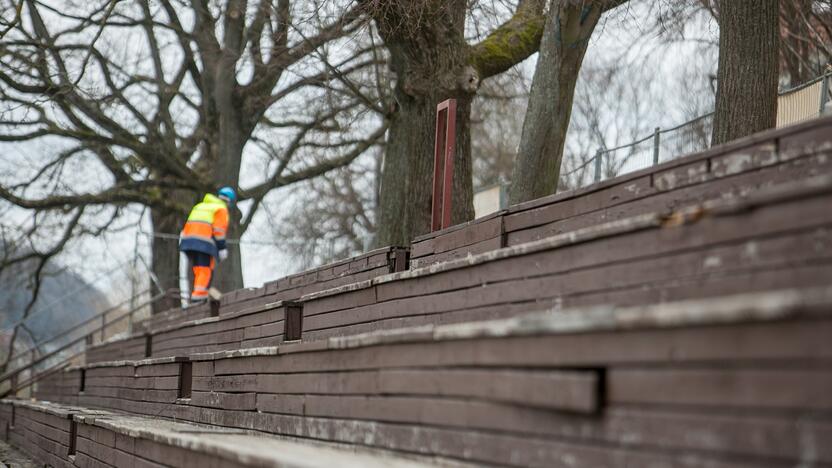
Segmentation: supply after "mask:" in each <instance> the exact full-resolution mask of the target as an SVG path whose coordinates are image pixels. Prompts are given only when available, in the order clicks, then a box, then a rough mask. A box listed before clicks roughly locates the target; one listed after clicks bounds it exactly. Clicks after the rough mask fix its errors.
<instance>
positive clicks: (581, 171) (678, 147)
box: [562, 72, 832, 189]
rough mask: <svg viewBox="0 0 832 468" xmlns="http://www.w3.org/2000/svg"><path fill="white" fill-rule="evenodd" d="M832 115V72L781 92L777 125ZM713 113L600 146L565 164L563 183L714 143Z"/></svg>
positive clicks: (594, 178) (574, 184)
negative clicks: (622, 141) (617, 143)
mask: <svg viewBox="0 0 832 468" xmlns="http://www.w3.org/2000/svg"><path fill="white" fill-rule="evenodd" d="M826 114H832V72H830V73H827V74H826V75H823V76H821V77H819V78H816V79H815V80H812V81H810V82H808V83H805V84H802V85H800V86H797V87H795V88H791V89H788V90H785V91H783V92H781V93H779V97H778V116H777V126H778V127H782V126H786V125H792V124H795V123H798V122H801V121H804V120H808V119H812V118H816V117H819V116H821V115H826ZM713 117H714V114H713V112H711V113H708V114H705V115H702V116H699V117H697V118H695V119H692V120H689V121H687V122H685V123H682V124H680V125H677V126H675V127H673V128H667V129H662V128H656V129H655V130H654V131H653V133H652V134H650V135H646V136H644V137H643V138H640V139H638V140H636V141H633V142H631V143H627V144H625V145H621V146H617V147H615V148H599V149H598V151H596V152H595V155H594V156H592V157H590V158H586V159H584V160H581V161H578V162H577V163H576V164H575V165H574V167H571V168H570V167H566V168H565V169H566V171H565V172H564V174H563V176H562V179H564V182H565V184H564V186H565V187H566V188H568V189H575V188H579V187H583V186H585V185H589V184H591V183H594V182H599V181H601V180H604V179H608V178H610V177H615V176H618V175H621V174H626V173H628V172H633V171H637V170H639V169H644V168H646V167H650V166H653V165H656V164H659V163H662V162H665V161H670V160H672V159H675V158H678V157H680V156H684V155H687V154H691V153H696V152H698V151H703V150H705V149H708V148H710V146H711V133H712V130H713Z"/></svg>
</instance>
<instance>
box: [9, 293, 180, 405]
mask: <svg viewBox="0 0 832 468" xmlns="http://www.w3.org/2000/svg"><path fill="white" fill-rule="evenodd" d="M165 296H166V294H164V293H161V294H157V295H156V296H153V297H152V298H150V299H149V300H147V301H145V302H144V303H142V304H139V305H137V306H136V307H134V308H132V309H130V310H129V311H127V312H125V313H124V314H122V315H120V316H118V317H116V318H115V319H112V320H109V321H108V320H106V313H107V312H106V311H105V312H103V313H100V314H98V315H96V316H95V317H94V318H96V319H100V318H102V317H103V318H104V320H102V322H101V325H100V326H99V327H98V328H96V329H94V330H91V331H90V332H89V333H87V334H85V335H83V336H81V337H79V338H76V339H74V340H72V341H70V342H68V343H65V344H64V345H63V346H60V347H59V348H57V349H55V350H52V351H50V352H48V353H46V354H44V355H42V356H40V357H39V358H37V359H33V360H32V361H30V362H29V363H28V364H26V365H23V366H21V367H19V368H17V369H14V370H12V371H9V372H6V373H5V374H3V375H2V376H0V385H2V384H3V383H5V382H7V381H11V385H10V386H9V387H10V388H9V390H7V391H6V392H3V393H2V394H0V397H5V396H7V395H9V394H15V393H17V392H18V391H20V390H22V389H23V388H26V387H28V386H30V385H31V384H33V383H34V382H36V381H37V379H35V378H34V377H30V378H29V380H27V381H26V382H25V384H20V383H17V382H14V381H13V380H14V379H15V378H16V377H17V376H18V375H20V374H21V373H22V372H25V371H26V370H29V369H32V370H33V371H34V367H35V366H37V365H38V364H40V363H42V362H44V361H46V360H47V359H49V358H51V357H53V356H55V355H57V354H59V353H61V352H63V351H66V350H67V349H69V348H71V347H73V346H75V345H77V344H78V343H80V342H87V337H89V336H92V335H94V334H95V333H98V332H101V336H102V341H103V336H104V331H105V330H106V329H107V328H108V327H110V326H111V325H113V324H114V323H117V322H120V321H121V320H124V319H125V318H132V317H133V315H134V314H135V313H136V311H137V310H139V309H141V308H143V307H146V306H148V305H150V304H153V303H155V302H156V301H158V300H160V299H162V298H164V297H165ZM84 352H86V347H85V349H84V350H82V351H79V352H78V353H75V354H74V355H72V356H71V357H70V358H68V359H72V358H74V357H77V356H78V355H80V354H82V353H84ZM66 361H67V359H65V360H64V361H62V363H63V362H66ZM59 364H60V363H59ZM54 367H55V366H50V367H49V368H47V369H46V370H44V371H42V372H40V373H38V375H40V374H44V373H48V372H51V371H52V370H53V369H54ZM33 373H34V372H33Z"/></svg>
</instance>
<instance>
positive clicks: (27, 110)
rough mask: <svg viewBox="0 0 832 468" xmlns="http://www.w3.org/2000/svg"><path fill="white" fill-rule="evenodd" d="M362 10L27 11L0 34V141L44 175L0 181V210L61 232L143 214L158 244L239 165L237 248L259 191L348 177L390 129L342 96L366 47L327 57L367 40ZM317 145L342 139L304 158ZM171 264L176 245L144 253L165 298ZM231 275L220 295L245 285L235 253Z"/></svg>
mask: <svg viewBox="0 0 832 468" xmlns="http://www.w3.org/2000/svg"><path fill="white" fill-rule="evenodd" d="M0 1H2V2H4V3H5V5H4V6H3V8H12V7H13V6H16V5H15V3H14V2H13V0H0ZM361 11H362V10H361V9H360V8H359V6H356V5H352V3H351V2H350V1H348V0H344V1H333V2H324V1H322V0H307V1H297V2H292V1H289V0H257V1H252V2H247V1H245V0H227V1H222V2H209V1H207V0H190V1H187V2H173V1H170V0H160V1H158V2H149V1H147V0H143V1H137V2H117V1H113V0H101V1H98V2H89V3H87V2H81V3H75V2H66V1H61V0H55V1H51V2H37V1H35V0H26V1H25V8H24V9H23V17H24V20H23V21H10V22H9V26H8V27H10V28H11V29H10V30H9V31H8V33H7V34H6V35H5V36H4V37H3V43H2V48H3V55H2V57H0V103H2V105H3V108H2V111H0V112H2V119H0V141H5V142H13V143H14V144H17V145H18V146H17V148H19V151H27V152H31V151H32V150H33V149H35V148H38V149H39V151H38V153H40V154H36V155H33V157H34V158H36V159H37V160H38V161H40V164H39V166H40V167H39V169H38V170H37V171H34V173H31V174H29V175H28V177H21V176H20V175H19V174H13V173H7V174H4V175H3V177H2V178H0V197H2V198H3V199H5V200H7V201H8V202H10V203H12V204H14V205H16V206H18V207H20V208H22V209H25V210H29V211H30V212H31V213H33V215H32V216H40V217H41V218H43V217H52V218H62V219H64V224H66V225H67V226H71V225H72V224H71V223H72V219H73V217H74V216H75V214H77V217H78V221H76V222H77V223H79V224H81V225H91V224H94V223H95V221H94V220H92V219H91V218H90V216H89V214H88V213H89V212H90V211H98V212H99V213H98V216H99V217H100V216H102V213H101V212H102V211H106V213H105V214H103V215H104V216H106V217H107V218H108V219H112V220H115V219H118V218H119V217H120V216H121V215H122V214H123V211H124V210H123V209H124V207H126V206H128V205H130V204H139V205H143V206H146V207H149V209H150V214H151V219H152V222H153V228H154V230H155V232H158V233H177V232H178V231H179V229H180V228H181V226H182V224H183V221H184V217H185V216H186V215H187V212H188V210H189V208H190V206H191V204H192V203H194V202H195V201H196V200H197V199H198V198H199V197H200V196H201V194H202V193H204V192H207V191H213V190H215V189H216V188H217V187H218V186H221V185H232V186H239V185H240V176H241V168H242V167H243V155H244V154H246V155H250V157H252V158H255V159H256V160H257V161H259V165H260V168H261V170H259V171H257V173H256V176H257V177H254V178H252V179H251V180H247V181H246V184H244V186H243V187H242V188H241V190H240V200H241V201H242V204H241V206H242V207H243V209H244V212H241V211H239V210H237V211H236V212H235V213H234V214H233V215H232V219H233V223H232V226H231V229H230V234H229V235H230V237H240V236H241V235H242V234H243V233H244V232H245V231H246V229H247V228H248V227H249V226H250V225H251V221H252V219H253V217H254V215H255V214H256V212H257V209H258V207H259V206H260V205H261V203H262V202H263V200H264V198H265V197H266V196H267V195H268V194H269V193H270V191H272V190H274V189H276V188H279V187H283V186H287V185H290V184H293V183H296V182H298V181H303V180H308V179H310V178H313V177H316V176H318V175H320V174H323V173H325V172H327V171H329V170H332V169H334V168H338V167H342V166H344V165H347V164H349V163H350V162H351V161H352V160H354V159H355V158H356V157H357V156H359V155H360V154H361V153H362V152H364V151H365V150H366V149H367V148H369V147H370V146H372V145H373V144H374V143H375V142H376V141H378V140H379V139H380V138H381V137H382V136H383V135H384V132H385V130H386V128H387V125H388V123H387V121H386V119H384V118H383V117H382V118H379V117H378V114H367V113H366V108H367V106H368V103H367V102H366V101H365V100H364V98H363V96H362V97H360V98H359V97H356V96H355V94H354V93H352V90H351V88H350V86H349V78H350V76H352V74H353V73H360V72H361V71H362V70H363V69H364V68H366V67H369V66H372V65H374V64H376V62H377V61H378V60H379V58H378V56H377V55H375V54H374V53H373V52H374V51H373V47H369V48H365V49H355V50H349V52H348V53H344V52H342V51H343V50H344V49H343V48H342V49H339V50H340V51H341V52H338V53H333V52H330V51H328V50H327V49H326V47H325V46H326V45H327V44H330V43H332V42H333V41H342V43H343V44H347V43H348V42H349V41H350V40H351V36H354V35H356V34H361V33H363V27H364V25H365V24H366V22H365V21H364V20H363V17H362V14H361ZM336 71H337V73H336ZM336 78H337V79H336ZM359 121H360V122H361V125H355V123H356V122H359ZM322 134H325V135H328V136H332V135H335V134H337V135H340V138H329V139H328V141H329V144H328V148H327V151H326V156H327V157H326V158H324V159H318V158H315V159H312V158H310V157H308V154H307V153H308V152H309V151H310V148H312V147H314V153H315V155H320V154H321V150H320V148H319V147H318V145H316V143H315V142H316V140H318V139H319V136H320V135H322ZM6 154H9V152H7V153H6ZM79 168H80V170H83V171H84V172H85V174H86V176H85V175H82V174H73V173H72V170H73V169H79ZM90 208H100V209H98V210H91V209H90ZM69 233H70V235H72V231H71V230H70V231H69ZM178 258H179V257H178V255H177V253H176V243H175V242H170V241H166V240H164V239H163V240H161V241H159V242H155V243H154V244H153V247H152V259H153V269H154V271H155V273H156V275H157V277H158V278H159V280H160V281H161V282H162V284H164V285H165V286H166V287H169V286H172V285H175V284H176V277H177V274H178ZM228 262H229V264H228V265H224V266H223V268H222V269H220V275H219V277H218V284H219V286H220V287H221V288H224V289H233V288H237V287H240V286H242V275H241V264H240V256H239V251H238V250H237V248H236V247H235V246H234V247H233V250H232V255H231V257H230V260H229V261H228Z"/></svg>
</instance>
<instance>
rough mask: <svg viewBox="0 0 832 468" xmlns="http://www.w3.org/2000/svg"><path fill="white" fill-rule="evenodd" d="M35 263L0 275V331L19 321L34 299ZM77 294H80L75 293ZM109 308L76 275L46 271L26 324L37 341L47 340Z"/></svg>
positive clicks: (48, 268)
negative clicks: (33, 275)
mask: <svg viewBox="0 0 832 468" xmlns="http://www.w3.org/2000/svg"><path fill="white" fill-rule="evenodd" d="M35 266H36V265H35V263H34V262H28V263H24V264H18V265H14V266H12V267H9V268H6V269H5V270H3V271H0V327H2V328H6V327H7V326H9V325H11V324H12V323H15V322H16V321H18V320H20V317H21V316H22V315H23V311H24V310H25V308H26V304H27V303H28V302H29V300H30V299H31V297H32V291H31V280H32V273H33V270H34V268H35ZM75 291H78V292H77V293H74V292H75ZM107 306H108V301H107V299H106V297H105V296H104V295H103V294H101V292H99V291H98V290H96V289H95V288H90V287H87V284H86V283H85V282H84V280H83V279H82V278H81V277H80V276H79V275H77V274H75V273H73V272H71V271H68V270H65V269H59V268H57V267H47V273H46V274H45V275H44V278H43V280H42V286H41V291H40V295H39V297H38V301H37V303H36V304H35V307H34V309H33V311H32V313H31V314H30V318H29V319H28V320H27V322H26V324H27V325H28V326H29V328H30V329H31V330H32V331H33V332H34V333H35V334H36V336H37V337H38V338H46V337H49V336H52V335H53V334H55V333H59V332H60V331H62V330H64V329H66V328H67V327H70V326H72V325H74V324H76V323H79V322H81V321H82V320H84V319H86V318H89V317H91V316H92V315H95V313H96V312H98V311H101V310H103V309H104V308H106V307H107Z"/></svg>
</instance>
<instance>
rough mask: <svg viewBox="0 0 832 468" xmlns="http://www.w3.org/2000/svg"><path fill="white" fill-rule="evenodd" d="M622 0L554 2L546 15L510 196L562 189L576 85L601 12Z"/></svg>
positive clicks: (540, 194)
mask: <svg viewBox="0 0 832 468" xmlns="http://www.w3.org/2000/svg"><path fill="white" fill-rule="evenodd" d="M621 3H623V1H621V0H609V1H608V0H597V1H573V0H554V1H553V2H552V4H551V5H550V7H549V12H548V13H547V15H546V26H545V29H544V31H543V40H542V42H541V44H540V55H539V57H538V60H537V68H535V73H534V78H533V80H532V87H531V92H530V95H529V106H528V109H527V110H526V118H525V121H524V122H523V136H522V137H521V139H520V148H519V150H518V153H517V161H516V163H515V166H514V167H515V169H514V175H513V176H512V185H511V194H510V199H511V202H512V203H521V202H524V201H527V200H531V199H534V198H539V197H543V196H546V195H549V194H552V193H555V192H556V191H557V186H558V181H559V180H560V166H561V161H562V159H563V145H564V142H565V140H566V131H567V129H568V127H569V117H570V114H571V112H572V99H573V96H574V92H575V83H576V82H577V80H578V73H579V72H580V69H581V63H582V62H583V59H584V54H585V53H586V49H587V46H588V44H589V39H590V37H591V36H592V32H593V31H594V30H595V26H596V24H598V20H599V19H600V18H601V15H602V14H603V13H604V12H605V11H607V10H609V9H611V8H614V7H616V6H618V5H619V4H621Z"/></svg>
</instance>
